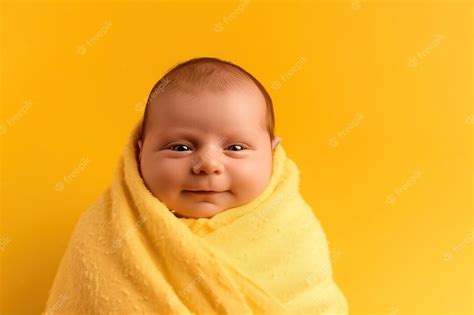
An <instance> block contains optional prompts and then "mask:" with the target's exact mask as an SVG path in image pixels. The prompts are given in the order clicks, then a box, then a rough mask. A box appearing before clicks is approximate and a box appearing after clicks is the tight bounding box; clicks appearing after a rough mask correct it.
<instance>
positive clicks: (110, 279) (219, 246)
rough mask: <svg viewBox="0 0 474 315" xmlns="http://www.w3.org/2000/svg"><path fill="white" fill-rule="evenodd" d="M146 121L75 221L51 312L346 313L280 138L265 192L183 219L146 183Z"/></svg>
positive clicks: (321, 236) (51, 298)
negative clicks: (142, 145)
mask: <svg viewBox="0 0 474 315" xmlns="http://www.w3.org/2000/svg"><path fill="white" fill-rule="evenodd" d="M140 125H141V122H139V123H138V124H137V126H136V127H135V128H134V130H133V131H132V133H131V135H130V139H129V142H128V144H127V145H126V147H125V150H124V153H123V156H122V157H121V158H120V159H119V163H118V166H117V169H116V173H115V175H114V178H113V181H112V185H111V186H110V188H108V189H107V190H106V191H104V192H103V194H102V195H101V196H100V197H99V198H98V200H97V201H96V202H95V203H94V204H93V205H92V206H91V207H90V208H89V209H87V211H85V212H84V213H83V214H82V215H81V218H80V220H79V222H78V224H77V225H76V227H75V229H74V231H73V234H72V237H71V239H70V242H69V245H68V248H67V250H66V253H65V255H64V257H63V258H62V260H61V263H60V267H59V270H58V272H57V274H56V277H55V279H54V283H53V286H52V288H51V290H50V292H49V299H48V301H47V306H46V310H45V313H46V314H205V315H210V314H236V315H243V314H271V315H277V314H347V313H348V306H347V302H346V299H345V297H344V295H343V294H342V292H341V291H340V289H339V288H338V286H337V285H336V284H335V283H334V281H333V278H332V269H331V264H330V259H329V252H328V245H327V240H326V237H325V234H324V232H323V229H322V227H321V225H320V223H319V221H318V219H317V218H316V217H315V215H314V213H313V211H312V209H311V208H310V206H309V205H308V204H307V203H306V202H305V201H304V200H303V198H302V197H301V195H300V193H299V171H298V168H297V166H296V165H295V163H294V162H293V161H292V160H291V159H289V158H288V157H287V155H286V153H285V151H284V149H283V147H282V145H281V144H279V145H278V146H277V147H276V149H275V151H274V153H273V173H272V176H271V179H270V182H269V184H268V186H267V187H266V189H265V190H264V192H263V193H262V194H261V195H260V196H258V197H257V198H256V199H254V200H253V201H251V202H250V203H248V204H245V205H242V206H239V207H235V208H231V209H228V210H225V211H223V212H220V213H218V214H216V215H215V216H214V217H212V218H199V219H191V218H178V217H176V216H175V215H174V214H173V213H172V212H170V210H169V209H168V208H167V207H166V206H165V205H164V204H163V203H162V202H161V201H160V200H159V199H158V198H156V197H155V196H153V195H152V194H151V192H150V191H149V190H148V189H147V188H146V186H145V184H144V182H143V180H142V178H141V176H140V173H139V169H138V164H137V152H138V148H137V139H138V131H139V130H140Z"/></svg>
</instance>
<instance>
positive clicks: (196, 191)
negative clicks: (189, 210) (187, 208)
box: [185, 190, 223, 195]
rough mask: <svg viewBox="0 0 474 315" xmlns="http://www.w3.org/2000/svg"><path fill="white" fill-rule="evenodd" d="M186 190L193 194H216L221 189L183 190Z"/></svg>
mask: <svg viewBox="0 0 474 315" xmlns="http://www.w3.org/2000/svg"><path fill="white" fill-rule="evenodd" d="M185 191H186V192H190V193H193V194H199V195H212V194H218V193H221V192H223V191H214V190H185Z"/></svg>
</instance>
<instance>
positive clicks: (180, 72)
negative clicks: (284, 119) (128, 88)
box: [140, 57, 275, 141]
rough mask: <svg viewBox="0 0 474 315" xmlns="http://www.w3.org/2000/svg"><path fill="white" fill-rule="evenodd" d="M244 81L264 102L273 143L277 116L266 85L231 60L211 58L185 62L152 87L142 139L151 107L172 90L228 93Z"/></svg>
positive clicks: (145, 114)
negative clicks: (257, 90) (261, 96)
mask: <svg viewBox="0 0 474 315" xmlns="http://www.w3.org/2000/svg"><path fill="white" fill-rule="evenodd" d="M245 82H249V83H253V84H255V85H256V86H257V88H258V89H259V90H260V92H261V93H262V95H263V98H264V99H265V103H266V106H267V114H266V125H267V126H266V127H267V130H268V133H269V135H270V139H271V140H273V138H274V129H275V115H274V112H273V102H272V99H271V97H270V94H268V92H267V90H266V89H265V88H264V87H263V85H262V84H261V83H260V82H259V81H258V80H257V79H256V78H255V77H254V76H253V75H251V74H250V73H248V72H247V71H246V70H244V69H242V68H241V67H239V66H237V65H235V64H233V63H231V62H229V61H225V60H221V59H217V58H211V57H202V58H194V59H190V60H188V61H185V62H182V63H180V64H178V65H177V66H175V67H173V68H172V69H171V70H169V71H168V72H167V73H166V74H165V75H164V76H163V77H162V78H161V79H160V80H159V81H158V82H157V83H156V84H155V85H154V86H153V88H152V89H151V92H150V95H149V97H148V101H147V103H146V107H145V113H144V117H143V125H142V128H141V132H140V134H141V135H140V138H141V139H142V141H144V137H145V130H146V124H147V116H148V112H149V107H150V104H151V103H152V101H153V100H154V99H155V98H156V97H158V96H159V95H160V94H161V93H163V92H169V91H173V90H180V91H184V92H192V91H196V90H197V89H201V88H208V89H211V90H212V91H215V92H225V91H229V90H232V89H234V88H236V87H238V86H240V85H242V83H245Z"/></svg>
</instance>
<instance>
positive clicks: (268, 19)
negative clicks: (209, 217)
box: [0, 0, 474, 315]
mask: <svg viewBox="0 0 474 315" xmlns="http://www.w3.org/2000/svg"><path fill="white" fill-rule="evenodd" d="M0 12H1V15H0V19H1V32H0V34H1V75H2V77H1V117H0V141H1V150H2V151H1V174H0V175H1V180H0V182H1V211H2V215H1V217H2V222H1V223H2V224H1V231H0V257H1V264H2V265H1V268H0V270H1V285H2V286H1V290H2V291H1V308H0V313H1V314H7V315H13V314H35V313H36V314H38V313H39V312H41V311H42V310H43V308H44V305H45V302H46V298H47V294H48V290H49V289H50V287H51V284H52V281H53V277H54V275H55V272H56V270H57V267H58V264H59V261H60V258H61V257H62V254H63V253H64V250H65V248H66V245H67V242H68V240H69V236H70V234H71V231H72V229H73V227H74V225H75V224H76V222H77V220H78V218H79V215H80V214H81V213H82V212H83V211H84V210H85V209H86V208H87V207H88V206H89V205H91V203H92V202H93V201H95V199H96V198H97V197H98V195H99V194H100V193H101V192H102V191H103V190H104V189H105V188H106V187H107V186H108V185H109V184H110V181H111V178H112V174H113V171H114V168H115V166H116V162H117V161H118V158H119V155H120V154H121V152H122V149H123V147H124V145H125V143H126V141H127V137H128V135H129V133H130V131H131V128H132V127H133V125H134V124H135V123H136V121H137V120H138V119H139V118H140V116H141V114H142V111H141V109H142V106H143V105H144V102H145V99H146V97H147V96H148V93H149V91H150V89H151V87H152V86H153V85H154V83H155V82H156V81H157V80H158V79H159V78H160V77H161V76H162V75H163V74H164V72H165V71H167V70H168V69H169V68H170V67H172V66H174V65H175V64H176V63H177V62H180V61H184V60H186V59H189V58H193V57H198V56H215V57H219V58H223V59H226V60H230V61H233V62H235V63H237V64H239V65H241V66H242V67H244V68H245V69H247V70H248V71H249V72H251V73H252V74H254V75H255V76H256V77H257V78H258V79H259V80H260V81H261V82H262V83H263V84H264V85H265V86H266V87H267V89H268V91H269V92H270V94H271V95H272V97H273V100H274V103H275V111H276V122H277V128H276V131H277V134H278V135H279V136H281V137H282V138H283V140H282V144H283V145H284V147H285V148H286V150H287V153H288V155H289V156H290V157H291V158H292V159H293V160H295V162H296V163H297V164H298V166H299V167H300V170H301V190H302V193H303V196H304V197H305V199H306V200H307V201H308V202H309V203H310V204H311V205H312V206H313V207H314V210H315V213H316V215H317V217H318V218H319V220H320V221H321V223H322V225H323V227H324V229H325V232H326V234H327V237H328V239H329V246H330V249H331V258H332V261H333V269H334V278H335V279H336V282H337V283H338V284H339V286H340V287H341V289H342V291H343V293H344V294H345V296H346V297H347V299H348V302H349V307H350V313H351V314H387V315H388V314H390V315H395V314H448V315H450V314H473V300H474V297H473V287H472V285H473V269H472V267H473V238H474V236H473V233H474V225H473V221H472V214H473V197H472V192H473V188H472V182H473V167H472V166H473V165H472V161H473V160H472V153H473V152H472V144H473V142H472V136H473V128H474V116H473V114H474V111H473V93H472V87H473V82H472V72H473V71H472V70H473V68H472V58H473V55H472V38H473V37H472V12H473V10H472V3H471V2H467V1H466V2H461V1H448V0H445V1H436V2H435V1H432V2H428V1H415V2H409V1H398V2H396V1H391V2H373V1H365V0H354V1H345V2H342V1H340V2H329V1H325V2H310V1H307V2H297V1H275V2H270V1H268V2H261V1H255V0H244V1H240V2H237V1H232V2H203V1H199V2H190V1H186V2H177V1H168V2H162V3H152V2H144V1H143V2H134V3H131V2H129V3H126V2H115V3H113V2H109V3H96V2H76V3H74V4H73V3H68V4H61V3H60V2H59V1H54V2H52V1H51V2H43V3H41V4H40V3H33V2H16V1H8V2H2V4H1V11H0ZM60 182H62V186H61V184H60ZM58 183H59V184H58Z"/></svg>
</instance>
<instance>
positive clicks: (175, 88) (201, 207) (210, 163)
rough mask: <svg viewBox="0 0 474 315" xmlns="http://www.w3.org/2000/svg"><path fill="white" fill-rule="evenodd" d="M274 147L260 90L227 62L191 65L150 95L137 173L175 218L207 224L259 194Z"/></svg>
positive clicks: (266, 99) (268, 103)
mask: <svg viewBox="0 0 474 315" xmlns="http://www.w3.org/2000/svg"><path fill="white" fill-rule="evenodd" d="M157 92H158V93H157ZM279 141H280V138H279V137H275V136H274V114H273V105H272V100H271V98H270V96H269V94H268V93H267V91H266V90H265V88H264V87H263V86H262V84H260V82H259V81H258V80H257V79H255V78H254V77H253V76H252V75H251V74H249V73H248V72H247V71H245V70H244V69H242V68H241V67H239V66H237V65H235V64H232V63H230V62H227V61H222V60H219V59H216V58H196V59H192V60H190V61H187V62H184V63H182V64H179V65H178V66H176V67H175V68H173V69H172V70H171V71H169V72H168V73H167V74H166V75H165V76H164V77H163V78H162V79H161V80H160V81H159V82H158V83H157V84H156V85H155V86H154V88H153V89H152V91H151V93H150V97H149V99H148V102H147V107H146V110H145V115H144V119H143V129H142V131H141V137H140V139H139V141H138V146H139V167H140V173H141V175H142V177H143V180H144V182H145V185H146V186H147V187H148V189H149V190H150V191H151V192H152V194H153V195H154V196H156V197H157V198H158V199H160V200H161V201H162V202H163V203H164V204H165V205H166V206H167V207H168V208H169V209H170V210H171V211H172V212H174V213H175V215H176V216H177V217H186V218H189V217H191V218H203V217H205V218H208V217H212V216H214V215H216V214H217V213H219V212H221V211H224V210H227V209H229V208H233V207H237V206H240V205H242V204H246V203H248V202H250V201H251V200H253V199H254V198H256V197H257V196H259V195H260V194H261V193H262V191H263V190H264V189H265V187H266V186H267V184H268V182H269V179H270V177H271V173H272V152H273V151H272V150H273V149H275V147H276V145H277V144H278V143H279Z"/></svg>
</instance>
